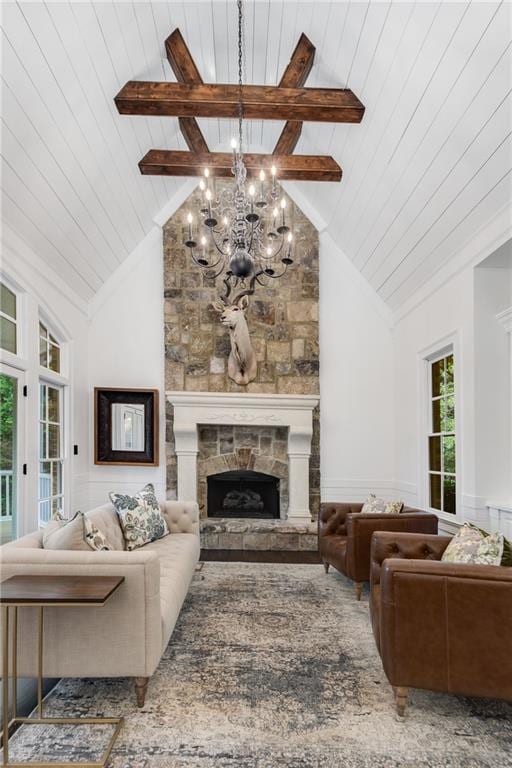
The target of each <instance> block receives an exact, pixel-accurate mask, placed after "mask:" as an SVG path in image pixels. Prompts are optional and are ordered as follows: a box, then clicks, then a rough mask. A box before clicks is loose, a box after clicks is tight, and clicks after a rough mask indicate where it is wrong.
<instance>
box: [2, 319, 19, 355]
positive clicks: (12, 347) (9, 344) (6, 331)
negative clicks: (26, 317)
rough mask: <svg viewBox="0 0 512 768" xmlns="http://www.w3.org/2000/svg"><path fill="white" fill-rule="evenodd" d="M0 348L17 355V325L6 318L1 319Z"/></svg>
mask: <svg viewBox="0 0 512 768" xmlns="http://www.w3.org/2000/svg"><path fill="white" fill-rule="evenodd" d="M0 347H2V349H5V350H6V352H12V353H13V355H15V354H16V324H15V323H13V322H12V320H8V319H7V318H6V317H0Z"/></svg>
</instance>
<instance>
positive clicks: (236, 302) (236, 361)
mask: <svg viewBox="0 0 512 768" xmlns="http://www.w3.org/2000/svg"><path fill="white" fill-rule="evenodd" d="M260 274H261V272H256V273H254V274H253V276H252V278H251V280H250V283H249V287H248V288H247V289H245V290H243V291H241V292H240V293H238V294H237V295H236V296H235V297H234V298H233V299H232V300H231V301H230V300H229V294H230V292H231V285H230V284H229V281H228V280H224V285H225V287H226V290H225V292H224V294H223V295H222V296H221V297H220V299H218V300H217V301H214V302H213V304H212V306H213V308H214V309H215V310H216V311H217V312H219V314H220V322H221V323H222V325H224V326H225V327H226V328H228V329H229V337H230V341H231V352H230V354H229V359H228V376H229V378H230V379H233V381H235V382H236V383H237V384H241V385H246V384H249V382H250V381H253V380H254V379H255V378H256V373H257V368H258V366H257V362H256V355H255V354H254V349H253V348H252V344H251V338H250V335H249V328H248V327H247V320H246V317H245V313H246V311H247V308H248V306H249V296H252V294H253V293H254V286H255V283H256V280H257V279H258V277H259V275H260Z"/></svg>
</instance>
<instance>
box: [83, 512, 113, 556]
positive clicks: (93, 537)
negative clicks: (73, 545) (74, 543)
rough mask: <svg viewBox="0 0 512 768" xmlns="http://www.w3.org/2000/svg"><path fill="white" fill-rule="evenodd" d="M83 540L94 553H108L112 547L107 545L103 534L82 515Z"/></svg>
mask: <svg viewBox="0 0 512 768" xmlns="http://www.w3.org/2000/svg"><path fill="white" fill-rule="evenodd" d="M84 528H85V540H86V542H87V543H88V545H89V546H90V548H91V549H94V551H95V552H110V551H111V550H112V549H113V547H111V546H110V544H109V543H108V541H107V539H106V537H105V534H104V533H102V532H101V531H100V529H99V528H97V527H96V526H95V525H94V523H92V522H91V521H90V520H89V518H88V517H87V515H84Z"/></svg>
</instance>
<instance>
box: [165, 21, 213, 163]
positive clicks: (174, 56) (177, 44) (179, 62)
mask: <svg viewBox="0 0 512 768" xmlns="http://www.w3.org/2000/svg"><path fill="white" fill-rule="evenodd" d="M165 51H166V53H167V60H168V61H169V64H170V65H171V69H172V71H173V72H174V74H175V76H176V80H177V81H178V83H192V84H194V83H195V84H196V85H201V83H202V82H203V78H202V77H201V75H200V74H199V70H198V68H197V67H196V63H195V61H194V59H193V58H192V54H191V53H190V51H189V49H188V47H187V44H186V42H185V41H184V39H183V36H182V34H181V32H180V30H179V29H178V27H176V29H175V30H174V32H172V33H171V34H170V35H169V37H168V38H167V40H166V41H165ZM179 126H180V130H181V132H182V134H183V138H184V139H185V142H186V144H187V147H188V148H189V149H190V151H191V152H208V144H207V143H206V139H205V138H204V136H203V133H202V131H201V129H200V127H199V125H198V122H197V120H196V119H195V118H194V117H180V118H179Z"/></svg>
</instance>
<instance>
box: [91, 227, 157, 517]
mask: <svg viewBox="0 0 512 768" xmlns="http://www.w3.org/2000/svg"><path fill="white" fill-rule="evenodd" d="M162 256H163V254H162V231H161V229H160V228H159V227H155V228H154V229H153V230H152V231H151V232H150V233H149V235H148V236H147V237H146V238H145V239H144V240H143V241H142V242H141V244H140V245H139V247H138V248H137V249H136V250H135V251H134V252H133V253H132V254H131V255H130V257H129V258H128V259H127V261H126V262H125V263H124V264H123V266H122V267H121V268H120V269H119V270H118V271H117V272H116V273H115V275H114V276H113V277H112V278H111V279H110V280H109V281H108V282H107V283H106V284H105V286H104V287H103V288H102V290H101V291H100V292H99V293H98V294H97V295H96V297H95V298H94V300H93V302H92V303H91V306H90V328H89V340H88V346H89V359H90V364H89V377H88V389H89V425H90V438H91V446H92V439H93V414H92V403H93V391H94V387H150V388H154V389H158V390H159V392H160V422H159V426H160V465H159V466H158V467H137V466H135V467H130V466H129V467H114V466H112V467H109V466H106V465H100V466H94V463H93V461H94V460H93V457H92V455H91V458H90V504H91V506H96V505H98V504H103V503H105V502H106V501H108V493H109V491H111V490H116V491H126V492H130V491H134V490H138V489H140V488H141V487H142V486H143V485H144V484H145V483H147V482H152V483H154V485H155V489H156V492H157V495H159V496H160V497H163V496H164V495H165V396H164V395H165V393H164V327H163V267H162Z"/></svg>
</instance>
